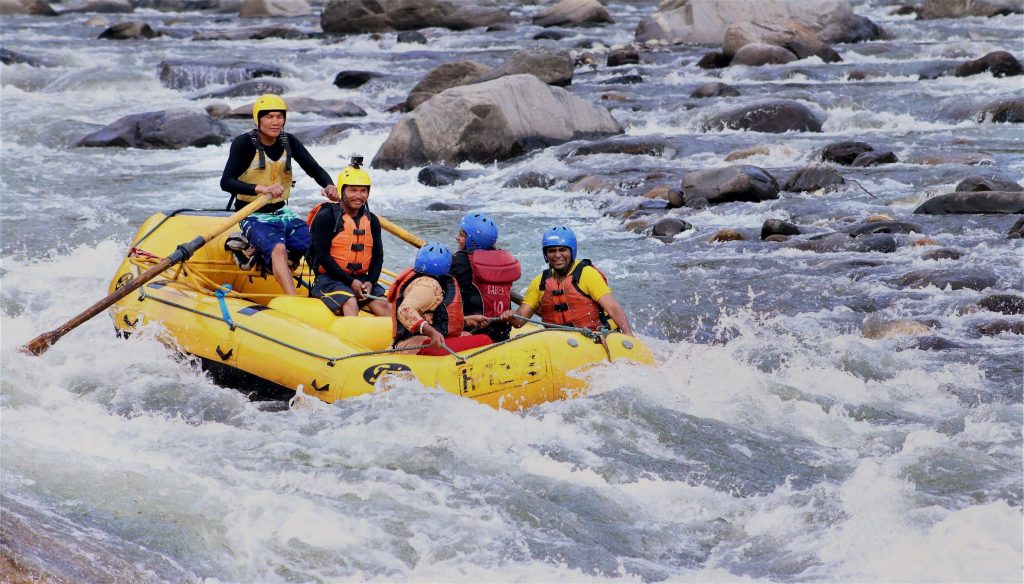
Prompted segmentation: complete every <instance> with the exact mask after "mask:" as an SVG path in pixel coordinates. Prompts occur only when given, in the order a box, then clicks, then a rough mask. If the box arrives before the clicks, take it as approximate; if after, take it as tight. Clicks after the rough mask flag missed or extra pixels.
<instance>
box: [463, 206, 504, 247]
mask: <svg viewBox="0 0 1024 584" xmlns="http://www.w3.org/2000/svg"><path fill="white" fill-rule="evenodd" d="M459 229H461V230H463V231H465V232H466V249H468V250H469V251H473V250H474V249H491V248H492V247H494V242H496V241H498V226H497V225H496V224H495V223H494V221H491V218H490V217H488V216H487V215H484V214H483V213H470V214H468V215H466V216H465V217H463V218H462V222H461V223H459Z"/></svg>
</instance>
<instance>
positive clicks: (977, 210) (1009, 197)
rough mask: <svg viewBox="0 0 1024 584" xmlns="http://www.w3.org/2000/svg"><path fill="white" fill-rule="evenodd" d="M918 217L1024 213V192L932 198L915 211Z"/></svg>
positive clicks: (966, 193)
mask: <svg viewBox="0 0 1024 584" xmlns="http://www.w3.org/2000/svg"><path fill="white" fill-rule="evenodd" d="M914 213H915V214H918V215H949V214H957V215H960V214H988V213H1008V214H1016V213H1024V192H1022V191H1017V192H1012V193H1009V192H1004V191H976V192H959V193H946V194H944V195H938V196H936V197H932V198H930V199H928V200H927V201H925V202H924V203H922V204H921V205H919V206H918V207H917V208H916V209H914Z"/></svg>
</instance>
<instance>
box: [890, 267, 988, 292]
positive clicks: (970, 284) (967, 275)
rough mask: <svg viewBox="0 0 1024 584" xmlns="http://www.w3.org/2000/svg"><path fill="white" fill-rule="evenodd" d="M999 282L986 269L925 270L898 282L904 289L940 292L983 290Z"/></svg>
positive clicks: (905, 276)
mask: <svg viewBox="0 0 1024 584" xmlns="http://www.w3.org/2000/svg"><path fill="white" fill-rule="evenodd" d="M998 282H999V277H998V276H996V275H995V273H994V272H992V271H991V270H988V269H983V268H977V269H964V270H953V269H926V270H915V271H913V272H910V273H907V274H905V275H904V276H903V277H902V278H901V279H900V280H899V284H900V286H903V287H904V288H926V287H928V286H935V287H936V288H938V289H940V290H945V289H946V288H949V289H951V290H960V289H963V288H967V289H969V290H979V291H980V290H985V289H986V288H991V287H993V286H995V285H996V284H997V283H998Z"/></svg>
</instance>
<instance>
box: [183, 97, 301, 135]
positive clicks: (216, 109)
mask: <svg viewBox="0 0 1024 584" xmlns="http://www.w3.org/2000/svg"><path fill="white" fill-rule="evenodd" d="M203 109H205V110H206V113H208V114H210V117H211V118H213V119H215V120H219V119H221V118H226V117H228V115H230V114H231V106H229V105H228V104H226V103H211V104H209V105H207V106H206V107H205V108H203ZM303 142H305V140H303Z"/></svg>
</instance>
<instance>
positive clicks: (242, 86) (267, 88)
mask: <svg viewBox="0 0 1024 584" xmlns="http://www.w3.org/2000/svg"><path fill="white" fill-rule="evenodd" d="M286 91H288V88H287V87H285V85H284V84H283V83H281V82H280V81H276V80H273V79H269V78H267V79H253V80H251V81H242V82H241V83H235V84H234V85H232V86H230V87H225V88H224V89H212V90H207V91H200V92H199V93H194V94H192V95H190V96H189V99H209V98H217V99H219V98H224V97H245V96H258V95H263V94H265V93H273V94H275V95H281V94H282V93H284V92H286Z"/></svg>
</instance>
